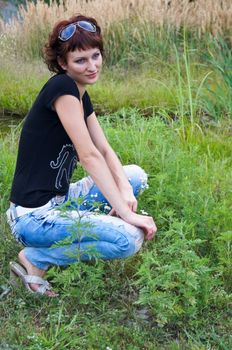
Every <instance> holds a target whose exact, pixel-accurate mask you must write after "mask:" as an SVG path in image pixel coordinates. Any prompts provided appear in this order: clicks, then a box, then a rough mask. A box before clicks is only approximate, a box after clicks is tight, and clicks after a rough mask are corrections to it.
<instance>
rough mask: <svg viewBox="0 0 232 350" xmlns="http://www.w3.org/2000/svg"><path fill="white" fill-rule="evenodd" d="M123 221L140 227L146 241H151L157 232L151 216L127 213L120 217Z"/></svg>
mask: <svg viewBox="0 0 232 350" xmlns="http://www.w3.org/2000/svg"><path fill="white" fill-rule="evenodd" d="M122 219H123V220H125V221H126V222H128V224H131V225H134V226H136V227H140V228H141V229H142V230H143V232H144V234H145V238H146V239H147V240H151V239H152V238H153V237H154V236H155V233H156V231H157V227H156V224H155V222H154V220H153V218H152V217H151V216H145V215H140V214H136V213H133V212H132V211H131V212H129V213H128V212H127V213H126V215H125V217H124V216H123V217H122Z"/></svg>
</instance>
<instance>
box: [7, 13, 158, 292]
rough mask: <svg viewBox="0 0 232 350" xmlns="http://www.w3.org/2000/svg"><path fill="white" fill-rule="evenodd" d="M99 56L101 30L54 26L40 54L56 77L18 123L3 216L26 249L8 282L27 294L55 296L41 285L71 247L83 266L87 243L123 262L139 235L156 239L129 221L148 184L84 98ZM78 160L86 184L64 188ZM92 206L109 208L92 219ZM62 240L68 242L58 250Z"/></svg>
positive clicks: (139, 221) (150, 227)
mask: <svg viewBox="0 0 232 350" xmlns="http://www.w3.org/2000/svg"><path fill="white" fill-rule="evenodd" d="M102 54H103V42H102V37H101V30H100V27H99V26H98V24H97V22H96V21H95V19H93V18H87V17H85V16H81V15H78V16H75V17H73V18H71V19H69V20H66V21H60V22H59V23H58V24H56V25H55V27H54V29H53V31H52V33H51V35H50V38H49V41H48V43H47V44H46V46H45V54H44V56H45V62H46V64H47V66H48V68H49V70H50V71H52V72H54V73H56V75H54V76H53V77H52V78H50V79H49V80H48V82H47V83H46V84H45V86H44V87H43V88H42V90H41V91H40V93H39V95H38V97H37V99H36V101H35V102H34V104H33V106H32V108H31V110H30V112H29V114H28V116H27V118H26V120H25V123H24V126H23V130H22V133H21V137H20V143H19V151H18V158H17V164H16V170H15V175H14V180H13V184H12V190H11V196H10V201H11V205H10V208H9V210H8V211H7V216H8V221H9V223H10V226H11V229H12V232H13V234H14V236H15V237H16V239H17V240H18V241H20V242H21V243H22V244H23V245H24V246H25V248H24V249H23V250H21V251H20V253H19V255H18V258H19V262H20V264H18V263H15V262H12V263H11V264H10V266H11V276H12V277H14V278H18V277H19V278H20V279H21V280H22V281H23V283H24V285H25V287H26V288H27V289H28V290H29V291H31V292H33V293H42V294H45V295H47V296H51V297H52V296H55V295H56V294H55V292H54V291H52V290H51V287H50V285H49V284H48V282H47V281H45V280H44V279H43V277H44V275H45V273H46V270H47V269H48V268H49V266H51V265H60V266H66V265H69V264H71V263H73V262H75V261H77V258H76V257H75V254H74V253H75V251H76V249H77V246H78V247H79V248H80V249H81V259H82V260H88V259H90V256H89V254H88V249H89V247H90V246H92V245H93V243H94V247H95V248H94V249H95V250H96V253H97V254H98V256H100V257H101V258H102V259H115V258H124V257H127V256H130V255H132V254H134V253H135V252H137V251H138V250H139V249H140V247H141V245H142V242H143V233H144V234H145V236H146V238H147V239H148V240H150V239H152V238H153V236H154V234H155V232H156V225H155V223H154V221H153V219H152V217H148V216H143V215H139V214H137V213H136V210H137V200H136V196H137V195H138V194H139V192H140V191H141V190H142V189H143V188H145V187H146V185H147V184H146V180H147V176H146V174H145V172H144V171H143V170H142V169H141V168H140V167H138V166H135V165H130V166H125V167H122V165H121V163H120V161H119V159H118V158H117V156H116V154H115V153H114V151H113V150H112V148H111V147H110V145H109V143H108V142H107V140H106V137H105V136H104V133H103V131H102V129H101V127H100V125H99V123H98V121H97V118H96V115H95V113H94V110H93V107H92V104H91V100H90V98H89V95H88V93H87V91H86V86H87V85H92V84H94V83H95V82H96V81H97V80H98V78H99V74H100V71H101V66H102ZM77 160H79V162H80V163H81V165H82V166H83V167H84V169H85V170H86V171H87V173H88V174H89V176H88V177H86V178H84V179H82V180H80V181H77V182H76V183H73V184H71V185H69V182H70V178H71V176H72V172H73V170H74V167H75V165H76V162H77ZM78 198H84V200H83V201H82V203H81V204H80V208H79V209H80V210H81V212H82V213H85V214H86V215H83V218H82V223H83V224H86V223H87V224H89V226H88V230H86V231H88V232H87V233H86V235H85V234H84V233H83V232H81V234H80V232H79V233H78V232H77V236H76V239H75V238H73V235H72V234H71V233H70V232H71V229H72V230H73V222H74V217H75V210H74V209H75V208H74V206H75V205H76V203H77V199H78ZM93 199H95V200H96V201H97V202H99V203H101V204H103V205H107V206H108V207H110V211H109V212H108V215H106V211H105V212H103V213H102V215H96V214H94V212H93V211H94V209H95V208H94V204H93ZM70 201H71V203H72V205H70V206H68V209H67V211H68V215H62V212H61V211H59V210H58V209H59V208H60V206H61V205H64V203H66V202H67V203H70ZM101 208H102V206H101ZM76 230H77V231H78V228H76ZM89 231H91V232H89ZM80 235H81V239H77V237H80ZM68 237H69V238H70V237H72V241H71V242H70V244H69V245H67V244H66V245H63V246H62V244H61V243H60V242H61V241H62V240H64V239H66V240H67V238H68ZM57 242H59V244H58V245H56V246H54V245H55V244H56V243H57Z"/></svg>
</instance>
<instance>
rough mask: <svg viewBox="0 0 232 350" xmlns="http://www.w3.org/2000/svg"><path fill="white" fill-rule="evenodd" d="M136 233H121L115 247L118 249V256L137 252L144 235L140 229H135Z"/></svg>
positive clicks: (127, 255)
mask: <svg viewBox="0 0 232 350" xmlns="http://www.w3.org/2000/svg"><path fill="white" fill-rule="evenodd" d="M137 230H138V232H137V233H136V235H131V234H129V233H126V234H125V235H121V237H120V239H118V241H117V247H118V249H119V250H120V256H121V257H122V258H127V257H129V256H131V255H133V254H135V253H137V252H138V251H139V250H140V248H141V247H142V244H143V240H144V235H143V233H142V230H140V229H137Z"/></svg>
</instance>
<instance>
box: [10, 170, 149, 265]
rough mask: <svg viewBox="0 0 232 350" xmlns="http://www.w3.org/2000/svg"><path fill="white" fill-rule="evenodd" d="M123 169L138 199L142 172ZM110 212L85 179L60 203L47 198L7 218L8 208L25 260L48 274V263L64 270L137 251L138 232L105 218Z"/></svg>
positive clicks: (144, 184)
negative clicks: (43, 204)
mask: <svg viewBox="0 0 232 350" xmlns="http://www.w3.org/2000/svg"><path fill="white" fill-rule="evenodd" d="M123 168H124V171H125V173H126V175H127V177H128V180H129V182H130V184H131V185H132V187H133V191H134V195H135V196H138V194H139V193H140V192H141V191H142V190H144V189H145V188H146V187H147V175H146V173H145V172H144V170H143V169H141V168H140V167H139V166H137V165H127V166H124V167H123ZM96 202H97V203H96ZM62 208H63V209H62ZM64 208H65V209H64ZM99 208H100V210H99ZM110 209H111V207H110V205H109V203H108V202H107V200H106V199H105V197H104V196H103V195H102V193H101V192H100V190H99V189H98V188H97V186H96V185H95V183H94V182H93V180H92V179H91V177H90V176H88V177H85V178H83V179H82V180H80V181H77V182H76V183H73V184H71V185H70V189H69V193H68V194H67V196H65V197H64V203H62V204H60V203H59V204H57V202H56V201H55V200H51V201H49V203H48V205H46V208H37V209H36V210H34V211H32V212H30V213H27V214H25V215H22V216H20V217H17V215H16V216H13V215H12V216H11V215H10V214H11V210H12V208H10V209H9V210H8V222H9V224H10V226H11V230H12V233H13V235H14V236H15V238H16V239H17V240H18V241H19V242H20V243H22V244H23V245H24V246H25V247H26V248H24V254H25V256H26V258H27V259H28V260H29V261H30V262H31V263H32V264H33V265H34V266H36V267H37V268H39V269H43V270H47V269H48V268H49V266H51V265H60V266H66V265H69V264H71V263H73V262H76V261H78V260H85V261H86V260H91V259H93V258H96V257H98V258H101V259H117V258H126V257H128V256H130V255H133V254H134V253H136V252H137V251H138V250H139V249H140V248H141V245H142V243H143V239H144V235H143V231H142V230H141V229H139V228H137V227H135V226H133V225H130V224H128V223H126V222H125V221H123V220H122V219H120V218H118V217H113V216H109V215H107V214H106V213H107V211H109V210H110ZM16 211H17V206H16ZM9 217H11V219H9ZM12 217H13V218H12Z"/></svg>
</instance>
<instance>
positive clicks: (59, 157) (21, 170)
mask: <svg viewBox="0 0 232 350" xmlns="http://www.w3.org/2000/svg"><path fill="white" fill-rule="evenodd" d="M62 95H72V96H75V97H76V98H78V100H80V94H79V91H78V88H77V85H76V83H75V81H74V80H73V79H72V78H70V77H69V76H68V75H66V74H58V75H55V76H53V77H52V78H51V79H49V80H48V82H47V83H46V84H45V85H44V87H43V88H42V90H41V91H40V93H39V95H38V97H37V99H36V100H35V102H34V104H33V106H32V108H31V110H30V112H29V114H28V115H27V117H26V120H25V123H24V126H23V129H22V133H21V136H20V141H19V150H18V158H17V163H16V170H15V174H14V180H13V184H12V189H11V195H10V200H11V201H12V202H13V203H16V204H18V205H21V206H24V207H29V208H35V207H39V206H42V205H44V204H45V203H47V202H48V201H49V200H50V199H51V198H52V197H54V196H55V195H64V194H66V193H67V192H68V188H69V183H70V179H71V176H72V173H73V170H74V168H75V166H76V163H77V160H78V155H77V153H76V151H75V148H74V146H73V144H72V141H71V140H70V138H69V136H68V135H67V133H66V131H65V129H64V127H63V125H62V123H61V121H60V119H59V117H58V115H57V113H56V112H55V111H54V110H53V108H52V106H53V103H54V101H55V100H56V99H57V98H58V97H59V96H62ZM82 102H83V108H84V117H85V121H86V119H87V117H88V116H89V115H90V114H91V113H92V112H93V107H92V104H91V101H90V98H89V95H88V93H87V92H85V94H84V95H83V97H82ZM77 133H78V130H77Z"/></svg>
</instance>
